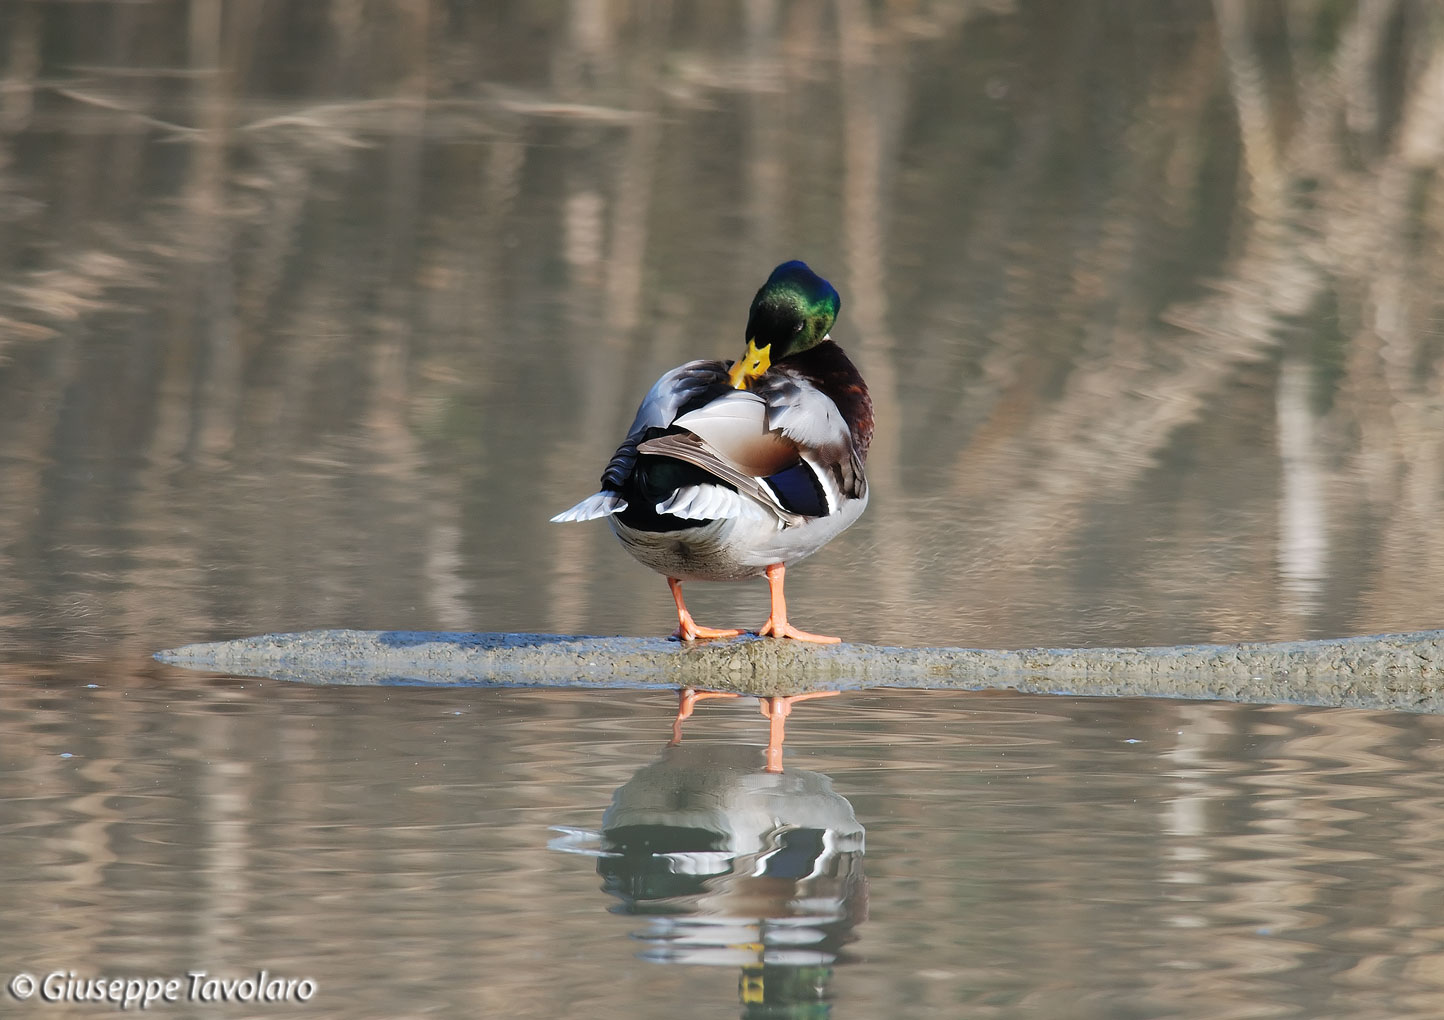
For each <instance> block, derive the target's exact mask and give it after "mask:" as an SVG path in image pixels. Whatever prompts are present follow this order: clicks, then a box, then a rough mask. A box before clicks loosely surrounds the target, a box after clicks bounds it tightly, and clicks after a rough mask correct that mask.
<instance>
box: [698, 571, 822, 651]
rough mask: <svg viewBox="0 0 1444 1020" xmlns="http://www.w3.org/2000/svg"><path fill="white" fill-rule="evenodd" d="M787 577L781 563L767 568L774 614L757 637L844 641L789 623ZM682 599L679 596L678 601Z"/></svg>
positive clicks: (819, 642) (768, 585) (819, 641)
mask: <svg viewBox="0 0 1444 1020" xmlns="http://www.w3.org/2000/svg"><path fill="white" fill-rule="evenodd" d="M786 575H787V567H786V566H784V565H783V564H781V563H774V564H772V566H770V567H768V568H767V588H768V590H769V591H770V592H771V593H772V613H771V615H770V616H768V617H767V622H766V623H764V624H763V625H762V627H761V629H759V630H758V631H757V636H758V637H769V636H770V637H785V638H793V639H794V640H797V641H814V642H816V643H817V644H820V645H835V644H838V643H839V642H840V641H842V638H838V637H824V636H823V635H821V634H809V633H807V631H805V630H798V629H797V628H796V627H794V626H792V624H790V623H788V622H787V599H786V598H784V597H783V595H782V581H783V578H784V577H786ZM681 597H682V596H681V595H678V596H677V598H678V599H681ZM679 604H680V603H679Z"/></svg>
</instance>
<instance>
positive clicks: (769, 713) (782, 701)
mask: <svg viewBox="0 0 1444 1020" xmlns="http://www.w3.org/2000/svg"><path fill="white" fill-rule="evenodd" d="M841 693H842V692H841V691H810V692H808V693H807V694H793V695H790V696H788V697H764V698H758V699H757V700H758V703H759V707H760V708H761V710H762V715H763V717H764V718H766V719H767V722H768V727H767V764H766V766H765V768H766V770H767V771H768V772H781V771H782V742H783V740H785V739H786V738H787V717H788V716H789V715H791V714H792V705H793V703H794V702H798V701H809V700H811V699H812V698H831V697H834V696H836V695H838V694H841ZM740 697H742V695H740V694H733V693H731V692H726V691H698V690H694V689H692V688H691V687H683V688H682V690H681V691H680V692H679V700H678V704H677V718H676V719H674V720H673V721H672V743H671V746H673V747H675V746H676V745H678V744H680V743H681V742H682V723H683V722H684V721H685V720H687V719H690V718H691V717H692V710H693V709H694V708H695V707H696V705H697V702H699V701H703V700H705V699H707V698H740Z"/></svg>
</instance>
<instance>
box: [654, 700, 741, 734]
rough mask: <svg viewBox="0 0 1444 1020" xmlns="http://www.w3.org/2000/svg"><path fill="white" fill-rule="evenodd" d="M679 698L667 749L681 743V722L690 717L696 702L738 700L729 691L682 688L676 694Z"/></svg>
mask: <svg viewBox="0 0 1444 1020" xmlns="http://www.w3.org/2000/svg"><path fill="white" fill-rule="evenodd" d="M677 693H678V695H679V696H680V697H679V698H678V701H677V718H676V719H674V720H672V739H671V741H670V742H669V743H668V744H667V746H668V747H676V746H677V745H678V744H680V743H681V742H682V720H683V719H689V718H691V716H692V709H693V708H694V707H695V706H696V704H697V702H699V701H701V700H703V699H704V698H738V697H741V695H739V694H733V693H731V692H729V691H694V690H693V689H692V688H690V687H683V688H682V689H681V690H680V691H678V692H677Z"/></svg>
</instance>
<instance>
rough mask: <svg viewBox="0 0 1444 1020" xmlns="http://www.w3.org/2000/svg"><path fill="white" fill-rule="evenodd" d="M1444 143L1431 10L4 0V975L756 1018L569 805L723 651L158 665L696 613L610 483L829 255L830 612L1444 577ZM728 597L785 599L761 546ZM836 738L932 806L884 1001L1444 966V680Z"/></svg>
mask: <svg viewBox="0 0 1444 1020" xmlns="http://www.w3.org/2000/svg"><path fill="white" fill-rule="evenodd" d="M1441 154H1444V8H1440V7H1438V6H1436V5H1434V4H1430V3H1425V2H1422V0H1419V2H1409V0H1379V2H1371V3H1359V4H1353V3H1347V2H1324V0H1276V2H1271V3H1245V2H1242V0H1217V2H1216V3H1212V4H1209V3H1203V2H1185V0H1177V2H1166V3H1159V2H1144V0H1138V2H1132V3H1128V2H1112V3H1104V2H1097V3H1092V2H1089V3H1073V2H1064V0H1055V2H1022V0H1018V2H1010V0H989V2H972V3H968V2H963V0H955V2H935V3H929V2H925V0H919V2H884V3H864V2H861V0H830V2H823V0H798V2H793V3H788V2H781V0H776V2H771V0H747V2H742V3H737V4H730V3H702V4H679V3H640V2H637V3H626V2H622V0H614V2H605V0H574V2H571V3H565V4H563V3H538V4H475V5H472V4H463V3H447V2H443V0H316V2H305V3H263V2H260V0H252V2H245V0H124V2H122V0H110V2H106V0H95V2H83V0H79V2H56V0H0V662H3V663H5V665H4V666H3V667H0V668H3V672H0V914H3V916H4V918H5V919H6V923H5V925H4V928H3V930H0V979H4V980H8V979H9V975H10V974H11V973H13V972H15V971H19V970H22V969H23V970H29V971H33V972H35V973H37V974H43V973H45V972H47V971H48V970H52V969H58V968H69V969H74V970H76V971H77V973H80V974H81V975H82V976H98V975H100V974H102V973H109V974H115V973H123V974H150V973H164V974H171V973H172V972H174V973H176V974H184V972H185V971H186V970H187V969H191V968H196V967H201V968H205V969H208V970H209V971H211V972H213V973H225V974H241V973H245V972H247V971H249V970H254V969H257V968H259V967H262V966H266V967H269V968H270V969H271V970H272V971H275V972H278V973H286V974H302V973H309V974H310V975H311V976H313V977H315V978H316V980H317V981H318V982H319V984H320V988H321V991H320V993H318V995H317V997H316V998H315V999H314V1000H313V1001H312V1002H311V1003H310V1004H309V1005H307V1006H305V1007H304V1012H306V1014H307V1015H326V1016H338V1017H339V1016H346V1017H354V1016H378V1017H391V1016H398V1017H399V1016H421V1015H486V1016H489V1015H498V1016H561V1015H564V1014H566V1013H567V1012H569V1011H575V1010H579V1009H581V1007H580V1006H579V1005H578V1004H580V1003H583V1002H589V1003H590V1004H589V1005H587V1006H586V1007H585V1012H586V1013H587V1014H588V1015H592V1016H604V1017H610V1016H648V1017H650V1016H658V1017H660V1016H675V1015H697V1016H731V1015H737V1013H738V1011H739V1010H741V1009H744V1008H747V1007H746V1005H745V1004H744V1003H741V1002H739V999H738V993H737V988H736V984H737V982H736V977H737V973H738V972H737V969H736V968H731V969H729V968H725V967H724V968H720V969H717V968H714V969H706V968H701V967H696V966H680V965H679V966H662V965H658V964H656V963H652V962H648V961H646V960H640V959H638V958H637V956H636V954H637V952H638V951H639V950H641V949H642V947H643V946H645V945H646V944H647V943H646V940H645V939H642V940H631V939H629V938H628V933H629V932H631V931H633V930H635V929H636V928H637V927H638V925H639V921H638V919H636V918H630V917H617V916H613V915H611V914H609V913H607V912H606V908H607V907H608V905H609V904H610V905H612V906H616V905H617V901H616V900H615V899H614V898H609V897H608V896H606V895H605V894H603V893H602V892H599V891H598V889H597V886H598V884H599V879H598V874H597V870H596V868H595V867H594V866H593V863H594V862H593V860H592V859H591V858H588V857H584V856H577V855H568V854H563V853H557V852H555V851H553V850H548V849H547V847H548V842H549V841H553V840H554V839H555V834H554V833H552V832H551V831H550V830H549V828H548V827H549V826H568V827H575V828H578V829H584V830H586V829H592V830H594V829H597V828H598V826H599V825H600V818H601V814H602V811H603V809H604V808H605V807H606V805H607V803H608V802H609V800H610V798H611V797H612V795H613V793H614V792H615V791H616V790H617V789H618V788H619V787H621V786H622V785H623V784H625V783H626V782H627V781H628V778H629V777H631V776H633V775H634V773H636V772H637V770H639V769H642V768H643V767H644V766H646V765H648V764H649V763H651V762H653V761H654V760H655V759H656V758H657V756H658V755H659V754H660V753H661V751H662V745H663V743H664V742H665V740H666V737H667V719H668V706H667V702H666V699H665V698H661V697H659V696H656V695H644V694H628V693H608V694H596V693H585V694H584V693H562V692H516V691H510V692H506V691H503V692H496V691H448V692H438V691H422V690H415V689H403V688H397V689H375V690H334V689H322V688H301V687H287V686H284V685H277V684H274V683H271V682H257V681H238V680H225V679H207V678H199V677H196V676H194V675H191V674H185V673H182V672H179V671H171V670H166V669H162V668H161V667H159V666H156V665H154V664H153V663H151V662H150V661H149V659H148V656H149V654H150V653H151V652H153V651H154V650H156V649H158V648H163V647H168V646H172V645H176V644H180V643H184V642H188V641H194V640H203V639H209V638H221V637H232V636H239V635H244V634H253V633H261V632H265V631H273V630H301V629H310V628H316V627H325V626H347V627H362V628H365V627H386V628H392V627H415V628H423V629H440V628H457V629H470V630H525V631H556V632H561V633H606V634H609V633H625V634H657V633H665V632H666V631H668V630H670V629H671V627H672V626H673V625H674V623H675V617H673V616H672V610H671V603H670V599H669V598H668V596H667V592H666V589H665V586H664V585H663V583H662V581H661V579H660V578H659V577H657V576H655V575H652V574H650V573H649V572H648V571H646V570H645V569H643V568H641V567H640V566H638V565H637V564H636V563H634V562H633V561H632V560H631V559H630V558H629V557H627V556H626V554H625V553H624V552H623V551H622V550H621V549H620V548H619V547H618V546H617V545H616V543H615V541H614V540H613V539H612V537H611V536H610V535H609V534H608V533H607V532H606V529H605V527H604V526H602V525H599V524H598V525H592V526H580V525H577V526H570V527H561V526H555V525H550V524H548V523H547V520H546V519H547V518H548V517H549V516H551V514H553V513H555V512H556V511H558V510H560V509H562V508H564V507H566V506H568V505H570V504H571V503H573V502H575V501H576V500H577V499H578V498H580V497H581V496H583V495H586V494H588V493H589V492H591V491H594V488H595V482H596V477H597V475H598V474H599V472H600V469H601V467H602V465H603V464H604V463H605V460H606V458H607V456H608V455H609V454H610V452H611V449H612V447H613V446H614V445H615V442H616V440H617V438H618V437H619V435H620V433H621V431H622V430H623V429H624V428H625V426H626V424H627V422H628V421H629V420H630V418H631V415H632V412H633V410H634V408H635V406H636V402H637V400H638V398H639V397H640V395H641V394H642V392H644V391H645V389H646V388H647V387H648V386H649V385H650V384H651V382H652V380H653V379H654V378H655V377H656V376H657V375H659V374H660V373H661V372H662V371H663V370H665V369H667V368H669V367H671V366H673V365H675V364H677V363H679V362H681V361H684V360H687V359H690V358H693V357H733V356H735V355H736V354H737V353H738V352H739V350H740V347H741V343H742V341H743V339H744V338H743V336H742V327H743V325H744V324H745V310H746V304H747V301H748V300H749V299H750V297H751V295H752V293H753V291H754V290H755V289H756V287H757V286H758V285H759V283H760V282H761V281H762V279H763V278H764V277H765V275H766V273H767V272H768V270H770V268H771V267H772V266H773V265H775V264H776V263H777V262H780V261H782V260H784V259H788V258H804V259H806V260H807V261H808V262H809V263H811V264H812V265H813V266H814V267H815V268H816V269H817V270H818V271H819V272H821V273H823V274H824V275H826V276H828V277H829V278H830V279H831V280H832V281H833V282H834V283H835V284H836V285H837V287H838V289H839V290H840V292H841V293H842V298H843V308H842V315H841V318H840V320H839V322H838V325H837V328H836V329H835V330H834V331H833V335H834V337H835V338H836V339H837V340H838V341H839V342H840V343H841V344H842V345H843V346H844V347H845V348H846V349H847V350H848V351H849V352H850V353H852V354H853V355H854V356H855V358H856V360H857V361H858V362H859V364H860V365H861V366H862V368H863V370H864V373H865V374H866V376H867V378H868V380H869V382H870V384H871V387H872V390H873V394H874V397H875V400H876V403H877V411H878V433H877V440H876V443H875V446H874V452H873V456H872V460H871V462H870V463H869V478H870V481H871V484H872V491H873V502H872V505H871V506H870V508H869V510H868V513H867V514H866V515H865V517H864V518H863V520H862V521H861V522H860V523H859V524H858V525H857V526H856V527H855V528H853V529H852V530H851V531H850V532H849V533H848V534H846V535H845V536H843V537H842V538H840V539H839V540H837V541H836V542H834V543H833V544H832V545H831V546H830V547H829V548H828V549H826V550H824V551H823V552H822V553H820V554H818V555H817V556H816V557H815V558H814V559H813V560H811V561H809V562H807V563H806V564H803V565H802V566H800V567H799V568H797V569H796V570H794V571H791V572H790V573H789V584H788V589H789V596H790V602H791V604H792V611H793V615H794V616H795V618H796V622H798V623H799V624H800V625H801V626H803V627H806V628H808V629H813V630H818V631H822V632H826V633H841V634H843V635H845V636H846V637H848V638H849V639H854V640H867V641H881V642H887V643H925V644H949V645H971V646H986V647H1020V646H1028V645H1071V644H1087V645H1100V644H1168V643H1175V642H1184V641H1198V640H1205V641H1207V640H1218V641H1228V640H1241V639H1288V638H1298V637H1322V636H1338V635H1344V634H1359V633H1370V632H1376V631H1385V630H1409V629H1416V628H1423V627H1434V626H1438V625H1440V622H1441V620H1444V528H1441V527H1440V521H1441V515H1440V511H1441V501H1444V473H1441V469H1444V363H1441V359H1444V343H1441V336H1444V331H1441V329H1440V327H1439V325H1438V323H1439V322H1440V321H1441V318H1444V317H1441V307H1440V297H1439V287H1438V280H1439V279H1440V278H1441V276H1444V246H1441V232H1444V201H1441V202H1440V203H1436V202H1435V201H1434V199H1435V198H1441V199H1444V190H1441V182H1440V177H1439V173H1438V164H1439V161H1440V157H1441ZM689 602H691V603H692V604H693V607H694V610H695V611H696V613H697V615H698V617H699V618H700V619H701V620H702V621H703V622H704V623H710V624H713V625H724V624H725V625H735V624H739V623H740V624H752V625H755V624H757V623H759V622H760V621H761V619H762V617H763V616H764V615H765V589H764V587H763V586H762V585H761V584H760V583H759V584H754V585H744V586H704V585H694V586H691V587H690V589H689ZM691 725H692V727H693V731H692V732H694V734H695V735H694V736H689V738H688V739H689V741H693V742H696V743H697V744H699V745H700V746H704V747H705V746H708V745H709V743H717V742H732V743H741V744H744V745H747V744H755V743H757V741H758V738H759V737H760V736H761V720H760V719H758V718H757V717H756V715H755V710H753V709H752V708H750V707H749V706H746V705H718V704H709V705H707V706H705V708H704V709H702V710H699V716H698V718H697V720H695V721H694V722H693V723H692V724H691ZM790 733H791V737H790V742H789V752H790V754H791V755H792V757H791V758H790V759H789V761H790V763H791V767H795V768H801V769H805V770H809V771H815V772H818V773H820V774H822V775H825V776H827V777H830V778H831V780H832V782H833V784H834V788H835V789H836V790H837V791H838V793H839V794H841V795H842V796H843V797H844V798H845V799H846V800H847V801H848V802H850V803H851V806H852V808H853V809H854V811H855V812H856V816H857V820H858V821H859V822H860V823H861V824H862V825H863V826H864V827H866V829H867V834H868V835H867V851H866V854H865V856H864V858H863V861H864V864H863V866H862V870H863V871H864V872H865V874H866V888H867V900H868V908H867V910H866V911H865V915H866V916H865V920H861V921H856V923H855V924H854V923H852V922H849V924H850V925H851V927H849V928H848V930H847V932H846V933H844V934H845V937H846V939H852V940H854V941H852V942H849V943H848V946H849V948H848V949H847V951H846V953H844V957H845V958H844V959H842V960H841V961H840V962H838V963H837V965H836V972H835V974H833V975H832V976H831V977H829V978H828V980H826V981H823V982H822V984H823V985H824V986H825V988H826V994H827V995H830V996H831V997H832V998H831V1009H832V1013H833V1015H835V1016H838V1017H844V1016H879V1015H887V1014H899V1015H919V1016H921V1015H929V1016H931V1015H937V1016H958V1015H969V1016H973V1015H976V1016H1086V1017H1094V1016H1096V1017H1125V1016H1126V1017H1164V1016H1168V1017H1173V1016H1198V1017H1224V1016H1228V1017H1232V1016H1239V1017H1243V1016H1249V1017H1253V1016H1290V1017H1293V1016H1297V1017H1380V1018H1393V1017H1404V1016H1420V1017H1424V1016H1437V1015H1439V1014H1440V1013H1441V1012H1444V988H1441V983H1444V962H1441V961H1444V956H1441V938H1444V891H1441V887H1440V880H1439V879H1438V877H1437V876H1439V875H1441V874H1444V829H1441V828H1440V825H1441V813H1440V802H1439V791H1438V789H1437V782H1436V781H1435V770H1436V768H1437V765H1438V759H1439V751H1438V746H1437V745H1438V744H1439V741H1440V740H1441V738H1444V729H1441V722H1440V721H1439V720H1437V719H1434V718H1428V717H1415V716H1391V715H1386V714H1370V713H1358V712H1337V711H1335V712H1330V711H1325V710H1300V709H1296V708H1285V707H1281V708H1242V707H1238V706H1227V705H1183V704H1163V703H1155V702H1146V701H1126V702H1084V701H1078V700H1073V699H1047V698H1032V699H1030V698H1021V697H1005V696H999V695H979V696H966V695H956V694H950V695H942V694H936V695H929V694H921V693H919V694H908V695H902V694H876V695H866V696H862V695H857V696H850V697H848V698H845V699H841V700H840V701H839V702H838V703H836V704H819V705H814V706H808V707H807V708H805V709H799V711H798V714H797V715H796V716H795V717H794V721H793V724H792V728H791V730H790ZM1127 741H1136V743H1128V742H1127ZM684 746H687V745H685V744H684ZM724 771H725V770H724ZM849 888H854V887H852V886H850V887H849ZM691 907H696V904H692V905H691ZM689 909H691V908H689ZM698 909H701V910H703V912H704V913H705V910H707V909H712V908H711V907H705V909H704V908H698ZM729 909H730V908H729ZM854 920H856V919H854ZM809 974H810V972H809ZM813 976H815V975H813ZM808 980H811V978H810V977H809V978H808ZM0 1002H3V1003H4V1005H5V1008H4V1009H3V1010H0V1012H4V1013H5V1014H6V1015H9V1011H10V1010H12V1009H14V1010H18V1011H20V1012H21V1013H22V1014H24V1015H30V1014H31V1013H33V1015H35V1016H62V1015H72V1014H73V1015H85V1016H89V1015H93V1014H95V1013H97V1012H100V1011H102V1010H106V1009H109V1007H107V1006H103V1005H96V1004H83V1005H75V1004H71V1005H66V1006H62V1005H57V1004H50V1005H47V1004H44V1003H39V1002H36V1001H30V1002H28V1003H26V1004H24V1005H19V1004H16V1003H15V1002H14V1001H13V1000H12V999H10V998H8V997H6V994H5V993H4V992H0ZM192 1008H195V1009H199V1010H200V1012H201V1013H202V1014H204V1015H212V1013H213V1012H214V1010H215V1009H217V1008H222V1009H224V1010H225V1011H226V1015H248V1014H247V1013H246V1009H245V1008H244V1007H235V1006H228V1007H190V1006H176V1007H167V1009H168V1010H169V1013H170V1014H174V1015H188V1013H187V1011H188V1010H190V1009H192ZM779 1008H780V1007H779ZM797 1008H801V1007H797ZM301 1009H302V1007H295V1006H292V1007H275V1006H272V1007H266V1008H265V1009H264V1010H263V1011H258V1012H257V1013H256V1015H266V1016H273V1015H278V1014H285V1013H287V1012H290V1011H293V1010H298V1011H299V1010H301ZM794 1015H807V1014H794Z"/></svg>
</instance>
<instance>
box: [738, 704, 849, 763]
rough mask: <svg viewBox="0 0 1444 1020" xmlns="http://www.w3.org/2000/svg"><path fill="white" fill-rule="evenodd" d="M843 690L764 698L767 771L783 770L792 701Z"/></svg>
mask: <svg viewBox="0 0 1444 1020" xmlns="http://www.w3.org/2000/svg"><path fill="white" fill-rule="evenodd" d="M841 693H842V692H841V691H812V692H810V693H808V694H794V695H792V696H791V697H788V698H763V699H762V700H761V703H760V704H759V706H758V707H759V708H761V709H762V714H763V715H764V716H766V717H767V721H768V723H769V725H768V727H767V771H768V772H781V771H782V741H783V740H785V739H786V738H787V717H788V716H789V715H791V714H792V703H793V702H795V701H807V700H808V699H809V698H831V697H833V696H834V695H837V694H841Z"/></svg>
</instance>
